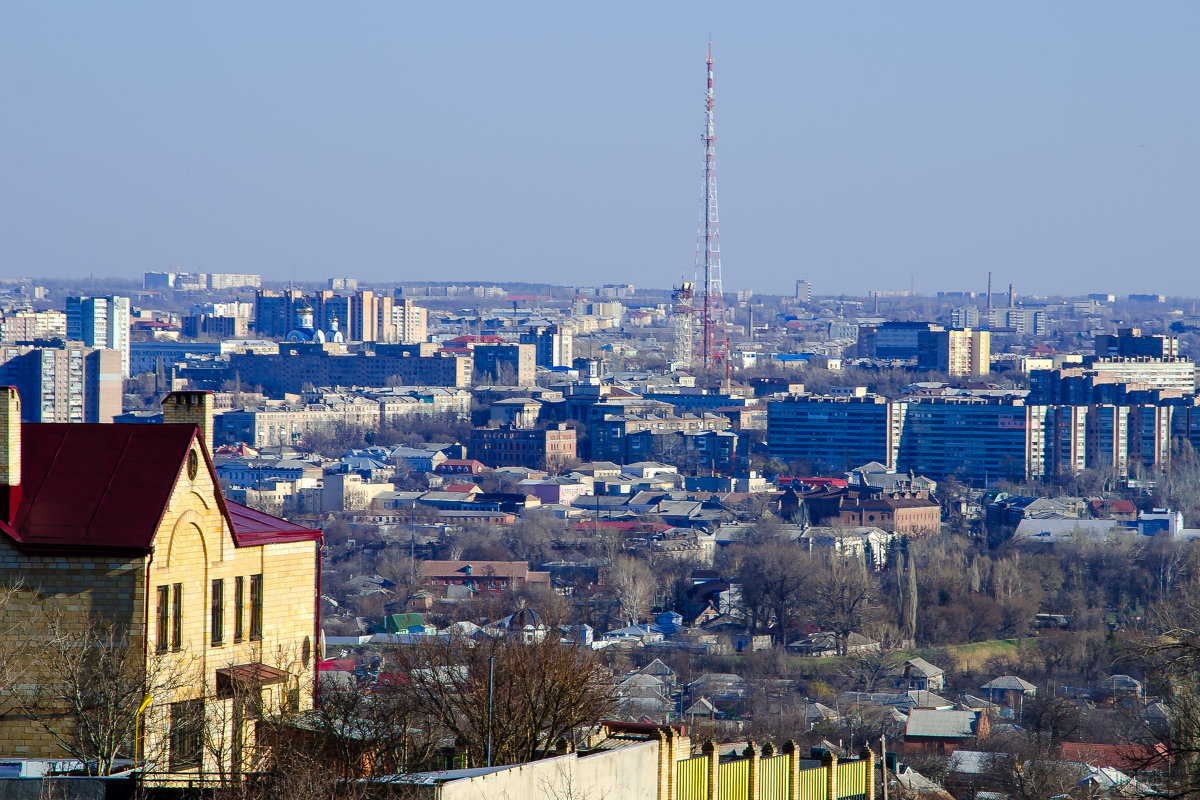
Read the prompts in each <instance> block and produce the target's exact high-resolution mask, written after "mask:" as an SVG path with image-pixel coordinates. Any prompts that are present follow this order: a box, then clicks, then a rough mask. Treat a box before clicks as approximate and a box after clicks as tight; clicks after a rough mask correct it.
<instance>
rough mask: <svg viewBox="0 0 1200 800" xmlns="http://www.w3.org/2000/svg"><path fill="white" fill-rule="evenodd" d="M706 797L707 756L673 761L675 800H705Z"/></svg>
mask: <svg viewBox="0 0 1200 800" xmlns="http://www.w3.org/2000/svg"><path fill="white" fill-rule="evenodd" d="M706 797H708V758H707V757H706V756H696V757H695V758H685V759H683V760H682V761H677V762H676V763H675V798H676V800H705V798H706Z"/></svg>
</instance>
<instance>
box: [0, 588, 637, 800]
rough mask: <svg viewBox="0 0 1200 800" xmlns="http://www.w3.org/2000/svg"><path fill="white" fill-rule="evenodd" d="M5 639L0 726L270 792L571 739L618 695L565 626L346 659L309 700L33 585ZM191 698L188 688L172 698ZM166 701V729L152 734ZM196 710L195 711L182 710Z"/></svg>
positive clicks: (510, 756) (8, 609) (108, 765)
mask: <svg viewBox="0 0 1200 800" xmlns="http://www.w3.org/2000/svg"><path fill="white" fill-rule="evenodd" d="M0 642H3V643H4V644H5V648H4V653H3V657H2V658H0V726H4V725H12V724H16V723H20V724H22V725H26V724H29V723H32V724H33V725H35V726H36V728H37V729H38V731H39V732H40V733H39V736H38V738H39V739H42V740H44V741H45V742H47V743H48V745H49V746H48V747H47V750H48V751H53V752H54V754H55V755H60V754H61V755H65V756H67V757H69V758H72V759H77V760H78V761H79V762H80V763H81V764H82V765H83V771H85V772H87V773H88V774H93V775H107V774H112V773H113V772H114V771H117V770H118V769H120V768H124V767H125V766H126V762H127V761H128V760H131V759H134V758H135V757H136V758H137V760H138V762H139V763H140V764H142V765H144V766H145V767H146V768H147V769H150V770H153V771H164V772H165V771H172V770H176V769H180V768H184V769H192V768H196V767H199V766H200V765H201V764H203V765H204V766H203V767H202V771H207V772H208V773H209V778H210V779H212V780H215V781H216V782H217V783H218V784H219V785H221V786H224V787H226V788H229V789H236V790H237V791H243V792H244V791H249V790H250V788H251V784H254V786H255V787H256V788H255V791H256V792H257V793H258V794H259V796H262V795H263V794H264V793H267V794H272V793H276V792H277V791H278V790H279V788H280V787H281V786H285V785H288V786H290V785H291V782H292V781H293V780H294V778H295V773H296V770H298V769H302V768H303V772H304V774H306V775H310V776H311V777H310V779H309V780H308V784H309V786H308V789H307V790H306V791H304V792H302V793H300V794H296V793H295V791H296V787H293V788H292V790H289V791H291V793H290V794H288V793H281V794H280V796H284V794H286V795H287V796H288V797H291V798H293V800H295V798H297V797H324V796H335V795H338V796H341V795H344V794H345V791H344V790H345V787H346V786H347V785H348V784H349V783H351V782H354V781H357V780H360V779H364V778H366V779H370V778H378V777H381V776H384V775H391V774H396V773H404V772H408V771H412V770H420V769H431V768H440V767H443V766H446V764H447V763H453V762H447V760H446V759H445V758H444V756H443V754H444V752H445V751H447V750H448V749H452V750H454V751H455V752H456V753H457V754H458V755H457V763H463V762H464V761H465V762H466V763H470V764H475V765H482V764H484V763H487V762H488V761H489V760H490V761H491V763H494V764H508V763H516V762H521V761H525V760H529V759H534V758H539V757H541V756H542V755H544V754H546V753H547V752H551V751H553V750H554V749H555V748H556V746H557V745H558V743H559V742H560V741H566V742H569V743H574V742H575V741H576V740H577V738H578V737H579V736H580V735H581V732H583V731H585V730H586V729H588V728H589V727H590V726H592V725H594V724H595V723H596V722H598V721H599V720H601V719H603V718H605V717H606V716H607V715H608V714H609V713H610V712H611V710H612V707H613V703H614V681H613V678H612V674H611V672H609V671H608V670H607V669H606V668H605V666H604V664H603V663H602V661H601V657H600V654H599V653H598V652H596V651H594V650H592V649H590V648H588V647H585V646H575V645H573V644H568V643H564V642H563V641H561V639H560V634H559V629H558V627H557V626H555V625H541V626H539V627H538V629H537V630H535V631H533V632H529V631H525V630H522V631H520V632H515V631H514V632H513V635H512V636H508V635H505V636H498V637H482V638H478V639H472V638H467V637H450V636H438V637H428V638H427V639H425V640H422V641H419V642H417V643H414V644H405V645H396V646H393V647H389V648H386V649H385V650H384V651H383V652H382V653H381V656H382V666H381V670H380V672H379V674H378V678H377V679H376V680H373V681H372V682H370V683H369V684H366V683H363V682H362V681H361V679H359V678H356V677H355V676H351V675H349V674H347V673H342V674H340V675H339V676H338V678H340V679H334V680H330V681H328V682H323V683H322V684H321V689H320V691H319V692H318V696H317V697H316V698H314V699H315V704H314V706H313V708H311V709H309V710H301V709H302V708H307V706H308V704H307V703H302V702H300V699H299V696H298V695H297V694H295V692H297V691H310V690H311V689H310V688H309V687H308V686H304V685H301V683H300V682H298V681H295V680H291V681H288V682H287V684H286V685H285V686H284V691H283V692H282V693H279V694H276V695H274V697H275V698H276V699H275V700H270V701H269V700H268V699H267V698H269V697H272V695H271V694H270V693H269V692H264V691H263V687H262V686H257V685H253V684H250V685H243V684H226V685H224V686H222V685H221V684H220V683H219V682H218V684H217V685H216V686H207V684H208V683H210V682H209V681H207V680H206V678H205V676H203V675H199V674H198V673H196V672H195V671H194V670H191V669H188V668H187V667H186V666H181V665H186V664H187V663H188V662H187V660H186V659H179V658H177V657H175V658H170V657H168V658H159V657H158V656H157V655H156V654H150V655H149V656H147V654H146V653H145V652H144V650H143V648H142V643H141V641H140V639H139V638H138V632H137V631H134V630H131V629H129V628H127V627H122V626H119V625H114V624H112V623H111V622H110V621H107V620H105V619H103V618H100V617H95V616H84V617H81V616H79V615H78V614H72V613H69V612H68V610H67V609H66V608H65V607H64V606H63V605H61V604H59V603H55V602H53V601H47V600H42V599H39V598H36V597H35V596H33V595H32V594H31V593H29V592H26V591H22V589H21V587H12V588H9V589H7V590H5V591H3V592H0ZM178 655H179V654H171V656H178ZM291 671H292V673H293V674H294V675H298V674H302V672H303V667H302V666H301V665H299V664H294V665H293V666H292V667H291ZM206 686H207V688H200V692H199V693H198V692H197V689H198V687H206ZM181 697H188V698H192V699H191V700H190V701H189V702H187V703H180V702H173V701H177V700H178V699H179V698H181ZM148 702H149V703H152V704H154V706H157V707H158V708H157V709H155V708H153V707H151V708H149V709H147V706H146V703H148ZM168 708H169V709H170V713H168V711H167V709H168ZM156 712H157V713H158V716H157V717H156V719H157V720H159V721H160V722H159V723H155V724H157V725H158V728H157V733H156V734H154V735H149V736H147V735H146V732H147V730H148V729H149V727H150V723H148V720H150V719H151V714H154V713H156ZM189 712H190V713H193V714H194V715H195V719H179V718H178V715H179V714H180V713H189ZM168 721H169V726H170V735H167V730H166V725H167V723H168ZM2 729H3V728H2V727H0V730H2ZM184 740H186V741H184ZM181 749H186V750H187V751H188V752H187V753H186V756H185V755H183V754H182V753H181ZM185 761H186V762H187V763H184V762H185ZM246 776H254V779H253V781H251V782H249V783H248V782H247V780H246ZM331 781H334V782H338V783H340V784H341V787H342V788H341V789H337V788H336V787H335V786H334V784H333V783H331ZM268 787H270V791H269V792H268ZM314 787H321V788H320V790H319V791H317V789H316V788H314ZM314 791H315V792H316V794H314V793H313V792H314ZM326 792H327V793H326Z"/></svg>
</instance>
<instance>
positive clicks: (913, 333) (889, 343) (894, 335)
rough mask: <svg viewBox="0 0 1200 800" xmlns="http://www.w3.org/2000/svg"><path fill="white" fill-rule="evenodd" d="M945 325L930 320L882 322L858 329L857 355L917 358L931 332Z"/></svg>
mask: <svg viewBox="0 0 1200 800" xmlns="http://www.w3.org/2000/svg"><path fill="white" fill-rule="evenodd" d="M944 330H945V327H944V326H942V325H937V324H935V323H932V322H884V323H882V324H881V325H874V326H869V327H867V326H864V327H860V328H859V329H858V355H859V356H860V357H862V358H895V359H910V358H917V357H918V354H919V353H920V352H921V349H922V347H923V346H924V347H928V345H927V344H925V343H926V341H927V340H928V336H929V334H930V333H932V332H937V331H944Z"/></svg>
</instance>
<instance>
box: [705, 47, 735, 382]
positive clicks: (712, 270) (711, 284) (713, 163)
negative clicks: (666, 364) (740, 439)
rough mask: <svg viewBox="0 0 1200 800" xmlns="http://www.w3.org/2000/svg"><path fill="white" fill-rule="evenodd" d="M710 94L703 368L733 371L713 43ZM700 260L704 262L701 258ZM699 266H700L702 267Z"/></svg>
mask: <svg viewBox="0 0 1200 800" xmlns="http://www.w3.org/2000/svg"><path fill="white" fill-rule="evenodd" d="M704 63H705V66H706V69H707V72H708V91H706V92H705V94H704V133H703V134H702V135H701V137H700V139H701V141H703V142H704V219H703V228H702V231H701V237H702V241H701V242H700V248H699V249H700V251H701V252H700V253H698V254H697V255H699V256H700V257H701V258H702V259H703V262H702V263H703V266H704V291H703V294H702V307H701V311H700V352H699V356H700V365H701V367H702V368H703V369H706V370H712V371H714V372H715V371H717V370H724V371H726V372H728V370H729V341H728V337H727V336H726V325H725V299H724V296H723V294H722V290H721V233H720V228H719V225H718V223H717V135H716V132H715V130H714V128H713V58H712V42H711V41H710V42H709V43H708V55H707V57H706V58H705V60H704ZM697 260H698V261H699V260H700V259H697ZM698 266H699V265H698Z"/></svg>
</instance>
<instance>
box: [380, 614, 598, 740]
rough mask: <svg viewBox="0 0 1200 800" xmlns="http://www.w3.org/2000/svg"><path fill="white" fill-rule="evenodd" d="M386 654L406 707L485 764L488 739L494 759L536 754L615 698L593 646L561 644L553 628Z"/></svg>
mask: <svg viewBox="0 0 1200 800" xmlns="http://www.w3.org/2000/svg"><path fill="white" fill-rule="evenodd" d="M386 657H387V660H388V662H389V665H390V666H391V667H392V668H394V669H395V670H396V672H397V673H398V675H399V676H401V677H400V680H401V686H399V687H398V688H397V691H398V692H402V693H403V694H405V695H406V701H405V702H407V703H410V704H411V705H410V706H409V707H410V708H411V709H412V711H413V713H415V714H418V715H420V716H421V717H422V718H423V719H424V720H426V721H427V723H428V724H430V725H436V726H437V729H438V730H439V731H441V732H443V733H444V734H445V735H446V737H447V738H448V739H450V740H452V741H456V742H458V743H460V744H461V746H463V747H465V748H466V750H467V752H468V754H469V756H470V760H471V763H473V764H482V763H485V761H486V759H487V753H488V745H489V742H490V743H491V751H492V763H493V764H511V763H519V762H522V761H528V760H532V759H535V758H539V757H541V756H542V755H544V754H545V753H546V752H547V751H549V750H552V749H553V747H554V743H555V742H557V741H558V740H559V739H560V738H566V739H567V740H568V741H570V740H572V739H573V734H574V732H575V731H576V730H577V729H580V728H583V727H585V726H590V725H592V724H594V723H596V722H597V721H598V720H600V719H603V718H604V717H605V716H606V715H608V714H609V713H610V712H611V710H612V708H613V704H614V689H613V682H612V679H611V676H610V675H609V674H607V671H606V670H605V669H604V668H603V666H602V664H601V662H600V659H599V656H598V654H597V653H596V651H594V650H591V649H588V648H585V647H578V646H575V645H571V644H564V643H562V642H561V641H560V640H559V637H558V635H557V631H556V626H550V629H549V631H548V635H546V636H545V638H543V639H541V640H540V641H538V640H537V637H536V636H535V637H534V640H532V641H524V640H518V639H515V638H509V637H507V636H503V637H485V638H483V639H480V640H471V639H467V638H464V637H444V636H439V637H429V639H428V641H426V642H422V643H420V644H415V645H404V646H398V647H396V648H394V649H392V650H390V651H389V652H388V653H387V656H386ZM489 686H490V687H491V688H492V690H491V693H490V694H491V696H490V701H489ZM489 708H490V709H491V711H490V714H489ZM489 716H490V722H491V726H490V728H489V724H488V723H489ZM489 734H490V736H489Z"/></svg>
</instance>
